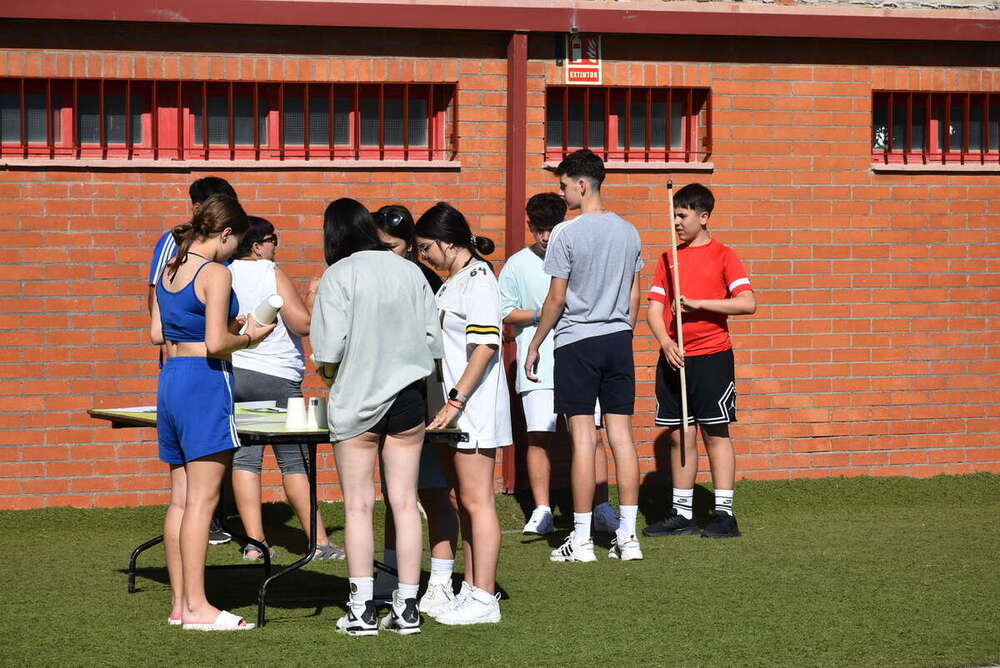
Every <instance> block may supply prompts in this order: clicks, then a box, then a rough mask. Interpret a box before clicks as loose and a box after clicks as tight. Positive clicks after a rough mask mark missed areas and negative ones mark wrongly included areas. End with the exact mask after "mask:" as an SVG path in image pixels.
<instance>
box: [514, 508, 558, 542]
mask: <svg viewBox="0 0 1000 668" xmlns="http://www.w3.org/2000/svg"><path fill="white" fill-rule="evenodd" d="M554 528H555V522H553V520H552V511H551V510H542V509H541V508H535V509H534V510H533V511H532V513H531V517H530V518H528V523H527V524H525V525H524V528H523V529H521V533H523V534H524V535H525V536H544V535H545V534H547V533H552V529H554Z"/></svg>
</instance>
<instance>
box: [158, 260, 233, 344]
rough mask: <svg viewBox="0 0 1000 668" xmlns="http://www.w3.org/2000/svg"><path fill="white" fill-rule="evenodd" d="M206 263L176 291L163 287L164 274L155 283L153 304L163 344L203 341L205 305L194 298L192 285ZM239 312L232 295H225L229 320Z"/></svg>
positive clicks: (231, 293) (195, 296) (231, 292)
mask: <svg viewBox="0 0 1000 668" xmlns="http://www.w3.org/2000/svg"><path fill="white" fill-rule="evenodd" d="M208 264H211V263H209V262H206V263H205V264H203V265H201V266H200V267H198V271H196V272H195V273H194V277H192V278H191V280H190V281H189V282H188V284H187V285H185V286H184V287H183V288H181V289H180V290H178V291H177V292H170V291H169V290H167V288H166V287H165V286H164V285H163V280H164V274H166V272H163V274H161V275H160V280H159V281H158V282H157V284H156V301H157V303H158V304H159V306H160V323H161V324H162V325H163V338H164V339H165V340H167V341H204V340H205V303H204V302H202V301H201V300H200V299H198V295H197V294H195V291H194V282H195V279H197V278H198V274H200V273H201V270H202V269H204V268H205V267H206V266H207V265H208ZM239 312H240V305H239V301H237V299H236V293H235V292H233V291H232V290H230V293H229V319H230V320H232V319H233V318H235V317H236V316H237V315H238V314H239Z"/></svg>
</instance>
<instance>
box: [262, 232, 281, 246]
mask: <svg viewBox="0 0 1000 668" xmlns="http://www.w3.org/2000/svg"><path fill="white" fill-rule="evenodd" d="M260 243H262V244H274V245H275V247H277V246H278V235H277V234H272V235H270V236H266V237H264V238H263V239H261V240H260Z"/></svg>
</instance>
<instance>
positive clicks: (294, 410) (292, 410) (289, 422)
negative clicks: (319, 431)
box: [285, 397, 309, 430]
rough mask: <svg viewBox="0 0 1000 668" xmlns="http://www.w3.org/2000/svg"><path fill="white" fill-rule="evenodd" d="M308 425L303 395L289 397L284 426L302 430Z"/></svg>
mask: <svg viewBox="0 0 1000 668" xmlns="http://www.w3.org/2000/svg"><path fill="white" fill-rule="evenodd" d="M308 426H309V424H308V419H307V417H306V400H305V399H304V398H303V397H289V399H288V413H287V414H286V416H285V428H286V429H294V430H302V429H307V428H308Z"/></svg>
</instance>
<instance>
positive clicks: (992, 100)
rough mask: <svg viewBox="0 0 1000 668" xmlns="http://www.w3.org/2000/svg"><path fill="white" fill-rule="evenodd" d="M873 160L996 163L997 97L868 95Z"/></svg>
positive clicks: (999, 157) (999, 153) (999, 140)
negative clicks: (870, 106) (870, 109)
mask: <svg viewBox="0 0 1000 668" xmlns="http://www.w3.org/2000/svg"><path fill="white" fill-rule="evenodd" d="M872 161H873V162H881V163H886V164H889V163H900V164H906V163H912V164H985V163H987V162H992V163H1000V93H969V92H964V93H961V92H951V93H932V92H917V91H875V92H873V93H872Z"/></svg>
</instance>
